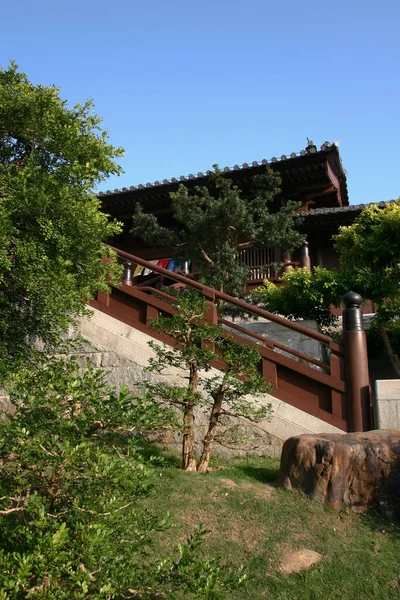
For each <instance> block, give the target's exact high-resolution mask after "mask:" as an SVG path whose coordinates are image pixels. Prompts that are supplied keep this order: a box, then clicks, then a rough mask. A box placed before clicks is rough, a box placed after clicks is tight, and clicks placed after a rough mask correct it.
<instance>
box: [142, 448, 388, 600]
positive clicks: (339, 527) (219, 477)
mask: <svg viewBox="0 0 400 600" xmlns="http://www.w3.org/2000/svg"><path fill="white" fill-rule="evenodd" d="M278 469H279V461H278V460H277V459H273V458H269V457H262V458H260V457H258V458H248V459H234V460H231V461H229V463H228V462H225V463H222V462H218V463H215V464H214V465H213V470H212V472H211V473H208V474H204V475H201V474H194V473H184V472H182V471H180V470H179V468H178V466H177V462H176V460H175V459H174V458H171V457H169V458H168V460H167V462H166V466H165V467H163V468H159V469H157V477H156V487H157V495H156V496H154V498H149V499H147V500H146V507H148V508H149V509H150V510H152V511H153V512H155V513H157V514H159V515H160V516H161V515H165V513H166V512H168V511H169V512H170V513H171V522H172V527H171V528H170V529H169V530H168V531H167V532H164V533H162V534H160V538H159V540H157V544H158V549H157V550H158V552H159V551H160V549H161V550H162V551H163V550H164V549H165V550H166V549H168V550H170V549H172V547H173V546H174V545H175V544H176V543H177V542H179V541H180V542H182V541H184V540H185V539H186V538H187V536H188V535H189V534H190V532H191V531H193V530H194V529H196V527H197V526H198V525H199V523H203V524H204V527H205V528H206V529H207V530H208V531H209V533H208V534H207V536H206V538H205V542H204V545H203V548H202V552H203V554H205V555H211V556H215V555H220V556H221V557H223V558H224V559H227V560H229V561H231V562H233V563H234V564H236V565H241V564H243V565H244V567H245V571H246V573H247V574H248V575H249V578H250V580H249V581H248V583H247V584H246V586H244V587H239V588H238V589H237V590H236V592H235V593H233V594H232V595H231V596H230V598H229V600H242V599H243V600H245V599H246V600H248V599H252V600H256V599H258V598H260V599H263V598H268V599H270V600H336V599H337V600H362V599H366V600H367V599H368V600H370V599H379V600H388V599H396V598H400V543H399V542H400V529H399V527H398V524H396V523H393V522H391V521H390V519H389V518H388V517H385V516H384V515H374V516H372V515H368V516H365V515H357V514H353V513H351V512H340V513H336V512H334V511H332V510H331V509H329V508H327V507H325V506H322V505H320V504H317V503H315V502H312V501H311V500H309V499H308V498H307V497H306V496H305V495H303V494H301V493H299V492H288V491H286V490H282V489H279V488H277V487H276V481H277V476H278ZM301 548H307V549H309V550H314V551H316V552H319V553H320V554H321V555H322V557H323V558H322V560H321V561H320V562H319V563H318V564H317V565H315V566H314V567H311V568H310V569H306V570H303V571H301V572H299V573H296V574H290V575H288V574H283V573H282V572H281V571H280V566H281V561H282V557H283V555H284V554H285V552H287V551H290V550H295V549H301Z"/></svg>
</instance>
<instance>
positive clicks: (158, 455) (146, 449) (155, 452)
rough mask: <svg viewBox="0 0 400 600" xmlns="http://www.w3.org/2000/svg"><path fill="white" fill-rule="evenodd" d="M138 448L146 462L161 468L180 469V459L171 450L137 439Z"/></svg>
mask: <svg viewBox="0 0 400 600" xmlns="http://www.w3.org/2000/svg"><path fill="white" fill-rule="evenodd" d="M137 446H138V448H139V451H140V454H141V455H142V456H143V459H144V460H145V461H149V462H150V461H151V462H152V464H153V465H157V466H160V467H163V466H164V467H176V468H178V469H179V468H180V466H181V459H180V457H179V456H178V455H177V454H176V453H175V452H174V451H173V450H171V449H170V448H167V447H165V446H161V445H160V444H157V443H155V442H151V441H149V440H146V439H145V438H139V439H137Z"/></svg>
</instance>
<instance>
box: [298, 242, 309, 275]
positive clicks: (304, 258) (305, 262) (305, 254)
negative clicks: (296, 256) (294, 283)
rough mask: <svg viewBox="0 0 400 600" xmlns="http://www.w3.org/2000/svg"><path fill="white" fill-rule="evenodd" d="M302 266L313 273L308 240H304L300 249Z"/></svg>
mask: <svg viewBox="0 0 400 600" xmlns="http://www.w3.org/2000/svg"><path fill="white" fill-rule="evenodd" d="M300 266H301V267H303V268H306V269H307V271H308V272H309V273H311V260H310V252H309V249H308V242H307V240H305V241H304V244H303V245H302V247H301V251H300Z"/></svg>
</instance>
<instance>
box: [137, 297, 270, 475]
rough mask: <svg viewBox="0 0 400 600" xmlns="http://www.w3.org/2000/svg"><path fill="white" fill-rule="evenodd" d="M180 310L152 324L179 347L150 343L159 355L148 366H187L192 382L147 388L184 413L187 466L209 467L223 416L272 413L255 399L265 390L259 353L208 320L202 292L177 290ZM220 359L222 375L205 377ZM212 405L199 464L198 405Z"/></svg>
mask: <svg viewBox="0 0 400 600" xmlns="http://www.w3.org/2000/svg"><path fill="white" fill-rule="evenodd" d="M175 308H176V309H177V312H176V314H174V315H173V316H172V317H159V318H158V320H156V321H154V322H153V323H152V326H153V327H154V328H155V329H156V330H157V331H158V332H161V333H163V334H167V335H169V336H171V337H173V338H174V339H175V341H176V344H177V345H176V346H174V347H167V346H166V345H165V344H163V345H160V344H157V343H155V342H149V345H150V346H151V348H152V349H153V350H154V351H155V353H156V357H155V358H152V359H151V360H150V366H149V368H148V370H149V371H152V372H156V373H161V372H162V371H164V370H165V369H166V368H168V367H171V366H172V367H177V368H180V369H185V371H186V373H187V379H188V383H187V385H186V386H180V385H177V384H170V383H165V382H162V383H156V384H151V385H150V386H149V387H150V389H151V391H152V394H153V396H154V399H155V400H156V401H161V402H165V403H167V404H169V405H172V406H175V407H178V408H179V409H180V410H181V411H182V415H183V437H182V468H183V469H184V470H185V471H196V470H197V471H199V472H205V471H206V470H207V468H208V465H209V461H210V457H211V452H212V448H213V444H214V440H215V435H216V431H217V428H218V426H219V425H220V422H221V417H222V416H224V415H230V416H236V417H237V416H241V417H246V418H248V419H251V420H254V421H259V420H261V419H264V418H267V417H268V416H269V415H270V413H271V406H270V405H267V406H261V407H260V406H257V405H256V402H255V401H254V398H252V397H251V396H253V397H254V396H257V395H259V394H260V393H266V392H268V391H269V390H270V386H269V385H266V384H265V381H264V379H263V377H262V375H261V374H260V373H259V370H258V368H259V363H260V355H259V353H258V352H257V350H256V349H255V348H253V347H250V346H248V345H241V344H237V343H236V342H234V341H233V340H232V339H229V337H227V336H226V334H225V332H224V330H223V329H222V327H220V326H215V325H211V324H209V323H207V322H205V321H204V317H205V314H206V312H207V311H208V310H209V306H208V305H207V302H206V301H205V299H204V298H203V297H202V296H200V295H199V294H198V293H195V292H192V291H187V290H183V291H181V292H179V293H178V294H177V298H176V302H175ZM217 359H220V360H222V361H223V363H224V366H223V367H222V369H221V372H220V373H219V374H216V375H214V376H213V377H207V376H206V373H207V372H208V371H210V369H211V367H212V362H213V361H214V360H217ZM196 406H199V407H202V408H208V409H209V410H210V413H209V424H208V430H207V433H206V435H205V437H204V439H203V449H202V454H201V458H200V461H199V463H198V465H197V464H196V453H195V414H194V411H195V407H196Z"/></svg>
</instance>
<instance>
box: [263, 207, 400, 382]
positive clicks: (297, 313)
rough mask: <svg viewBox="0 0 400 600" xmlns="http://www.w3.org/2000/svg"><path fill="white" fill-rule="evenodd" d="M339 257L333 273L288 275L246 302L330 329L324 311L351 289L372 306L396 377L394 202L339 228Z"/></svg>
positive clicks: (398, 277)
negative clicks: (391, 332)
mask: <svg viewBox="0 0 400 600" xmlns="http://www.w3.org/2000/svg"><path fill="white" fill-rule="evenodd" d="M333 239H334V242H335V248H336V250H337V252H338V254H339V261H340V266H339V269H332V270H328V269H322V268H319V267H316V268H314V269H313V272H312V275H311V274H310V273H308V272H307V270H305V269H300V270H297V271H295V270H290V271H289V272H288V273H286V274H285V275H283V277H282V278H281V283H283V284H284V285H283V286H276V285H274V284H272V283H270V282H267V281H266V282H265V283H264V284H263V286H261V287H260V288H258V289H257V290H256V291H255V292H254V293H253V294H252V295H251V297H252V301H253V302H255V303H257V304H260V305H261V306H262V307H263V308H266V309H267V310H269V311H271V312H276V313H280V314H282V315H285V316H287V317H289V318H292V319H299V318H313V319H315V320H316V321H317V322H318V324H319V325H320V326H321V327H325V326H329V325H331V324H333V322H334V321H335V318H334V317H333V316H332V315H331V312H330V306H331V304H334V305H336V306H339V305H340V302H341V299H342V296H343V294H344V293H346V292H347V291H348V290H350V289H353V290H355V291H357V292H358V293H359V294H361V296H363V297H364V298H366V299H369V300H372V302H373V303H374V305H375V307H376V310H377V312H376V317H375V322H374V328H378V329H379V332H380V336H381V338H382V341H383V344H384V347H385V349H386V353H387V355H388V358H389V360H390V362H391V364H392V366H393V369H394V370H395V372H396V373H397V375H399V376H400V358H399V357H398V355H397V354H396V353H395V351H394V350H393V347H392V344H391V341H390V336H389V335H388V327H389V329H390V330H394V329H396V330H397V328H395V327H394V325H395V322H394V319H398V317H399V315H400V284H399V282H400V201H397V202H392V203H390V204H387V205H386V206H385V208H383V209H382V208H379V207H378V206H377V205H373V206H371V207H368V208H366V209H364V210H363V211H362V213H361V214H360V215H359V217H357V219H356V220H355V221H354V223H353V224H352V225H349V226H347V227H341V228H340V230H339V233H338V234H337V235H336V236H334V237H333Z"/></svg>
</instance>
